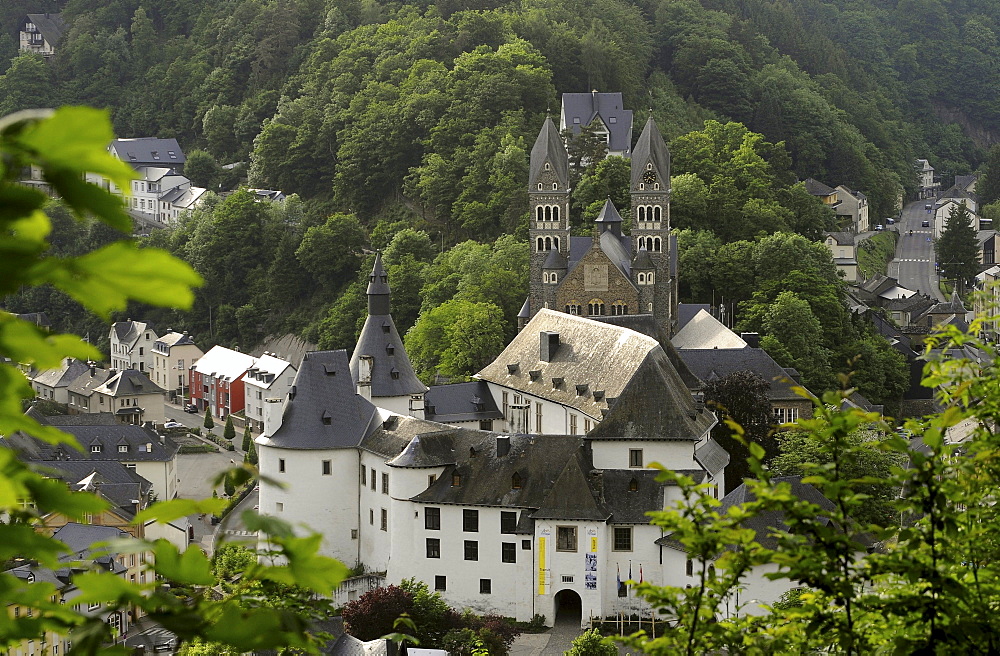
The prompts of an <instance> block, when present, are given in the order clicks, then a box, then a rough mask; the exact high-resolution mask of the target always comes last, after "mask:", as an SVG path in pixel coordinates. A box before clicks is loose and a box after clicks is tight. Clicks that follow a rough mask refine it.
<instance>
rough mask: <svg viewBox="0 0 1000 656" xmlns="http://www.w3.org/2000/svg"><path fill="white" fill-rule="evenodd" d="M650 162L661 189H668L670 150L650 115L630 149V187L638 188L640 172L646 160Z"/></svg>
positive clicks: (641, 172) (643, 169) (643, 168)
mask: <svg viewBox="0 0 1000 656" xmlns="http://www.w3.org/2000/svg"><path fill="white" fill-rule="evenodd" d="M647 161H649V162H652V163H653V168H654V169H656V174H657V175H658V176H659V178H660V180H661V181H662V185H663V188H662V191H667V190H669V189H670V151H669V150H668V149H667V144H665V143H664V142H663V137H662V136H661V135H660V129H659V128H657V127H656V122H655V121H654V120H653V117H652V116H650V117H649V118H648V119H646V125H645V126H643V128H642V132H641V133H640V134H639V140H638V141H636V143H635V148H633V149H632V179H631V182H630V183H629V185H630V187H631V188H632V189H638V188H639V183H640V182H642V174H643V173H644V172H645V169H646V162H647Z"/></svg>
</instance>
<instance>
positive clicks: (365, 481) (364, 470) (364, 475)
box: [361, 465, 368, 487]
mask: <svg viewBox="0 0 1000 656" xmlns="http://www.w3.org/2000/svg"><path fill="white" fill-rule="evenodd" d="M365 485H368V468H367V467H365V466H364V465H361V486H362V487H364V486H365Z"/></svg>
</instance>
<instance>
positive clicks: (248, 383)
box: [243, 352, 296, 433]
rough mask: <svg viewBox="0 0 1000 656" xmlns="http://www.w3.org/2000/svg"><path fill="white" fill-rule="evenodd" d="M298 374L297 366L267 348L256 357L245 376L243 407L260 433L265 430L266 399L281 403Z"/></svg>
mask: <svg viewBox="0 0 1000 656" xmlns="http://www.w3.org/2000/svg"><path fill="white" fill-rule="evenodd" d="M295 374H296V369H295V367H293V366H292V364H291V363H290V362H287V361H285V360H282V359H281V358H279V357H276V356H274V355H272V354H270V353H267V352H265V353H264V355H262V356H260V357H259V358H257V359H256V360H254V363H253V365H252V366H251V367H250V368H249V369H248V370H247V373H246V376H245V377H244V379H243V383H244V386H243V392H244V394H245V395H246V402H245V405H244V407H243V410H244V415H245V416H246V420H247V422H249V424H250V428H251V430H253V431H254V432H257V433H259V432H261V431H263V430H264V409H265V406H266V405H267V404H266V403H265V399H274V400H275V401H276V402H277V403H278V404H279V405H282V404H284V402H285V399H286V398H287V396H288V390H289V389H291V387H292V383H293V382H294V381H295ZM274 411H277V412H280V409H279V408H275V409H274Z"/></svg>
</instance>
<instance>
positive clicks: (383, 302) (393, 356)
mask: <svg viewBox="0 0 1000 656" xmlns="http://www.w3.org/2000/svg"><path fill="white" fill-rule="evenodd" d="M388 278H389V277H388V275H386V273H385V269H383V268H382V257H381V254H376V256H375V266H374V267H373V268H372V273H371V275H370V276H369V283H368V318H367V319H365V325H364V327H363V328H362V329H361V334H360V335H359V336H358V343H357V345H356V346H355V347H354V353H353V354H352V355H351V363H350V364H351V378H352V380H353V381H354V382H355V383H357V382H358V381H359V380H360V379H361V357H362V356H368V357H370V358H371V396H372V398H373V399H374V398H382V397H391V396H406V395H410V394H423V393H424V392H426V391H427V386H426V385H424V384H423V383H422V382H420V379H419V378H417V374H416V372H414V371H413V365H412V364H411V363H410V358H409V357H408V356H407V355H406V348H404V347H403V339H402V338H401V337H400V336H399V331H398V330H396V322H394V321H393V320H392V314H390V299H391V296H390V289H389V282H388Z"/></svg>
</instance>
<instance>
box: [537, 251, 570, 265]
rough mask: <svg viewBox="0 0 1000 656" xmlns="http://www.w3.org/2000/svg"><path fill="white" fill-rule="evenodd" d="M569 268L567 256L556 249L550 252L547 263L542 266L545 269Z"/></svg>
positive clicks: (546, 259)
mask: <svg viewBox="0 0 1000 656" xmlns="http://www.w3.org/2000/svg"><path fill="white" fill-rule="evenodd" d="M568 266H569V265H568V263H567V260H566V256H565V255H563V254H562V253H561V252H559V251H557V250H555V249H552V250H551V251H549V254H548V256H546V258H545V262H544V263H543V264H542V268H543V269H566V268H567V267H568Z"/></svg>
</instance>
